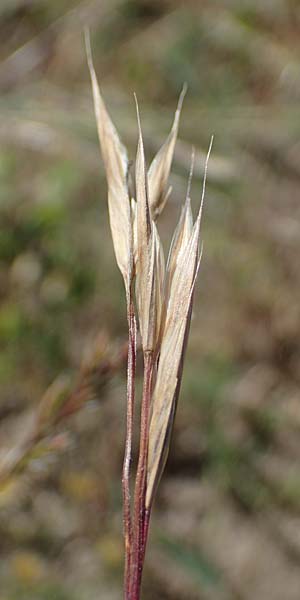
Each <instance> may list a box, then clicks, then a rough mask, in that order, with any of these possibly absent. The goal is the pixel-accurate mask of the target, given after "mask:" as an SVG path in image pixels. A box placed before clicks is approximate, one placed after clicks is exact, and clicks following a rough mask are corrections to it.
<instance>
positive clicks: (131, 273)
mask: <svg viewBox="0 0 300 600" xmlns="http://www.w3.org/2000/svg"><path fill="white" fill-rule="evenodd" d="M86 50H87V59H88V66H89V70H90V75H91V81H92V89H93V98H94V107H95V113H96V120H97V127H98V135H99V141H100V146H101V152H102V158H103V162H104V166H105V171H106V178H107V185H108V209H109V218H110V227H111V233H112V239H113V245H114V250H115V255H116V261H117V264H118V267H119V269H120V271H121V273H122V276H123V280H124V285H125V293H126V300H127V319H128V330H129V344H128V368H127V411H126V414H127V422H126V441H125V456H124V465H123V478H122V488H123V506H124V537H125V575H124V598H125V600H139V598H140V594H141V579H142V571H143V564H144V558H145V550H146V544H147V535H148V528H149V520H150V514H151V509H152V505H153V501H154V497H155V492H156V489H157V485H158V483H159V480H160V477H161V475H162V472H163V469H164V466H165V463H166V459H167V455H168V451H169V445H170V437H171V432H172V427H173V422H174V417H175V412H176V406H177V400H178V395H179V390H180V384H181V379H182V370H183V362H184V354H185V348H186V344H187V338H188V334H189V327H190V321H191V313H192V305H193V296H194V287H195V282H196V278H197V274H198V270H199V265H200V260H201V254H202V249H200V242H199V239H200V223H201V214H202V207H203V199H204V193H205V182H206V174H207V164H208V159H209V154H210V151H211V146H212V139H211V142H210V146H209V150H208V154H207V159H206V163H205V172H204V181H203V190H202V198H201V202H200V208H199V210H198V214H197V217H196V220H195V222H194V221H193V215H192V210H191V201H190V187H191V180H192V174H193V164H194V153H192V161H191V162H192V164H191V171H190V176H189V180H188V188H187V194H186V199H185V202H184V205H183V207H182V212H181V216H180V219H179V222H178V225H177V227H176V229H175V232H174V236H173V240H172V243H171V247H170V251H169V256H168V260H167V263H166V264H165V259H164V253H163V249H162V245H161V241H160V237H159V234H158V230H157V225H156V223H157V220H158V217H159V215H160V214H161V212H162V210H163V208H164V206H165V204H166V201H167V199H168V196H169V194H170V189H169V187H168V180H169V174H170V169H171V163H172V159H173V153H174V147H175V143H176V138H177V133H178V126H179V118H180V112H181V107H182V103H183V99H184V96H185V93H186V88H185V86H184V88H183V90H182V92H181V95H180V98H179V102H178V106H177V110H176V113H175V117H174V121H173V125H172V128H171V131H170V133H169V135H168V137H167V139H166V141H165V142H164V144H163V145H162V147H161V148H160V150H159V152H158V153H157V155H156V156H155V158H154V160H153V161H152V163H151V165H150V168H149V169H147V167H146V162H145V154H144V144H143V136H142V129H141V122H140V116H139V108H138V103H137V99H136V97H135V102H136V112H137V122H138V145H137V154H136V162H135V198H133V197H132V196H131V194H130V189H129V185H128V158H127V151H126V148H125V147H124V145H123V144H122V142H121V140H120V138H119V135H118V133H117V131H116V129H115V127H114V125H113V123H112V121H111V118H110V116H109V113H108V111H107V109H106V106H105V103H104V100H103V98H102V95H101V92H100V89H99V85H98V82H97V78H96V74H95V69H94V66H93V61H92V54H91V47H90V39H89V35H88V32H86ZM137 322H138V326H139V332H140V336H141V344H142V352H143V364H144V379H143V393H142V399H141V405H140V427H139V455H138V463H137V468H136V477H135V485H134V494H133V496H134V497H133V502H131V481H130V479H131V478H130V474H131V456H132V438H133V428H134V420H135V412H136V411H135V372H136V349H137V346H136V336H137Z"/></svg>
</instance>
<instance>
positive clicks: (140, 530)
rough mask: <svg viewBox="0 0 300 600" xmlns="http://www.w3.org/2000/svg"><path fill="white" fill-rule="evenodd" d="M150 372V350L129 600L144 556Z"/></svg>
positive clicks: (136, 595) (136, 590) (134, 597)
mask: <svg viewBox="0 0 300 600" xmlns="http://www.w3.org/2000/svg"><path fill="white" fill-rule="evenodd" d="M152 373H153V354H152V352H146V353H145V355H144V386H143V398H142V407H141V426H140V450H139V460H138V467H137V474H136V483H135V495H134V531H133V553H132V562H131V582H130V600H139V599H140V589H141V580H142V571H143V563H144V556H145V541H146V540H145V517H146V509H145V496H146V476H147V457H148V441H149V440H148V438H149V416H150V400H151V391H152ZM146 529H147V528H146Z"/></svg>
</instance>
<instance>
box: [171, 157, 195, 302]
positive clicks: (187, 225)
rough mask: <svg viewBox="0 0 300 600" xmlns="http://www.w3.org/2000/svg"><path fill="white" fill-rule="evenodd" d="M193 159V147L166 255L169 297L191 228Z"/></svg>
mask: <svg viewBox="0 0 300 600" xmlns="http://www.w3.org/2000/svg"><path fill="white" fill-rule="evenodd" d="M194 160H195V153H194V149H193V151H192V157H191V168H190V174H189V179H188V186H187V193H186V199H185V203H184V205H183V207H182V210H181V215H180V218H179V222H178V225H177V227H176V229H175V232H174V235H173V238H172V242H171V246H170V252H169V256H168V263H167V280H166V291H165V295H166V298H168V297H169V293H170V285H171V281H172V279H173V275H174V271H175V269H176V265H177V263H178V260H179V258H180V256H181V254H182V253H183V252H184V250H185V248H186V245H187V243H188V241H189V239H190V237H191V234H192V230H193V215H192V209H191V199H190V191H191V182H192V177H193V171H194Z"/></svg>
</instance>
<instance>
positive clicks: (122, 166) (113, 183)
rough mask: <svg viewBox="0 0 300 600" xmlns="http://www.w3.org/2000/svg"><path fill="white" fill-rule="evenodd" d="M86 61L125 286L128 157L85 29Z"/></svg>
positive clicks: (129, 251)
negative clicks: (100, 85) (97, 71)
mask: <svg viewBox="0 0 300 600" xmlns="http://www.w3.org/2000/svg"><path fill="white" fill-rule="evenodd" d="M85 43H86V53H87V61H88V66H89V70H90V76H91V81H92V88H93V98H94V106H95V113H96V120H97V128H98V136H99V141H100V146H101V152H102V157H103V162H104V165H105V171H106V178H107V184H108V209H109V218H110V226H111V232H112V238H113V244H114V249H115V255H116V260H117V264H118V266H119V269H120V271H121V273H122V275H123V277H124V280H125V285H126V288H128V286H129V282H130V279H131V277H132V249H131V248H132V241H131V239H132V236H131V213H130V203H129V194H128V186H127V175H128V159H127V152H126V148H125V146H123V144H122V142H121V140H120V138H119V136H118V133H117V131H116V128H115V126H114V124H113V122H112V121H111V118H110V116H109V114H108V111H107V109H106V106H105V104H104V101H103V98H102V96H101V93H100V88H99V85H98V81H97V77H96V73H95V69H94V65H93V60H92V53H91V45H90V38H89V34H88V32H87V31H85Z"/></svg>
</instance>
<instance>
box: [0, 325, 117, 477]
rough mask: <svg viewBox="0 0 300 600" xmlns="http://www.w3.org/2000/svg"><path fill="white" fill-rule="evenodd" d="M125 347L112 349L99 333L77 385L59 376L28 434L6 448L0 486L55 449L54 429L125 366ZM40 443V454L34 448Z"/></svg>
mask: <svg viewBox="0 0 300 600" xmlns="http://www.w3.org/2000/svg"><path fill="white" fill-rule="evenodd" d="M126 357H127V346H126V345H125V346H124V345H123V346H122V347H121V348H120V349H116V348H115V347H114V346H112V344H111V343H110V342H109V340H108V338H107V336H106V334H104V333H100V334H99V335H98V336H97V337H96V339H95V342H94V343H93V344H92V345H91V346H90V347H89V348H88V349H87V352H86V353H85V355H84V357H83V360H82V364H81V367H80V372H79V375H78V379H77V382H76V383H75V384H74V385H73V386H72V385H71V383H70V381H69V379H68V378H67V377H64V376H59V377H58V378H57V379H56V380H55V381H54V382H53V383H52V384H51V385H50V386H49V388H48V389H47V390H46V392H45V394H44V395H43V397H42V399H41V402H40V404H39V406H38V408H37V411H36V413H35V415H34V419H33V424H32V427H31V428H30V430H29V432H28V435H27V436H26V438H25V439H23V440H22V441H21V442H20V444H19V445H17V446H15V447H13V448H12V449H10V450H9V451H8V452H7V453H6V454H5V456H4V458H3V460H2V463H1V464H0V484H5V482H6V481H7V480H8V479H9V478H10V477H11V476H12V475H13V474H16V473H22V472H23V471H24V470H25V468H26V467H27V465H28V464H29V463H30V460H31V459H32V458H33V457H34V456H36V454H44V453H46V452H47V451H53V450H59V449H60V448H63V447H64V445H65V444H64V439H63V438H62V437H61V436H59V435H55V432H56V428H57V426H59V425H61V424H62V423H63V422H64V421H65V420H66V419H67V418H69V417H70V416H72V415H73V414H75V413H77V412H78V411H79V410H81V409H82V408H83V407H84V406H85V404H86V403H87V402H88V401H90V400H92V399H95V398H99V397H100V394H101V393H103V390H104V389H105V387H106V386H107V384H108V382H109V381H110V380H111V379H112V378H113V376H114V375H115V374H116V373H117V372H119V371H120V370H121V369H122V368H123V367H124V365H125V364H126ZM40 444H44V447H43V448H42V451H41V452H40V453H39V452H37V449H38V447H39V445H40Z"/></svg>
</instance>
